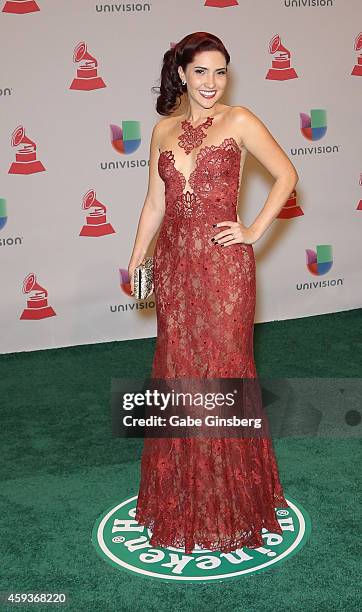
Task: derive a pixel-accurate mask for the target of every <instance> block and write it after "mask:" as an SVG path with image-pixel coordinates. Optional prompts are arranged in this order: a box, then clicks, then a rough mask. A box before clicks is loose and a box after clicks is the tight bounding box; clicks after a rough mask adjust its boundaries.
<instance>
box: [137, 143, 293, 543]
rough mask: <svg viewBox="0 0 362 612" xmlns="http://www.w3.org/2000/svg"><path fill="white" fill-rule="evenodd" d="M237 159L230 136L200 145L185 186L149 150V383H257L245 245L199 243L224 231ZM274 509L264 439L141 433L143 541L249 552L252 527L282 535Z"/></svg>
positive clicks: (231, 209)
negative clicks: (152, 322) (155, 194)
mask: <svg viewBox="0 0 362 612" xmlns="http://www.w3.org/2000/svg"><path fill="white" fill-rule="evenodd" d="M245 154H246V150H245V149H243V150H241V149H240V148H239V146H238V144H237V143H236V141H235V140H234V139H233V138H225V139H224V140H223V142H222V143H221V144H220V145H206V146H204V147H202V148H201V149H200V150H199V152H198V154H197V157H196V160H195V168H194V170H193V171H192V172H191V175H190V177H189V179H188V180H187V179H186V177H185V176H184V175H183V174H182V173H181V172H180V171H179V170H178V169H177V168H176V167H175V157H174V154H173V152H172V151H163V152H161V153H160V156H159V160H158V171H159V174H160V177H161V178H162V180H163V181H164V183H165V207H166V210H165V216H164V219H163V223H162V226H161V228H160V233H159V237H158V240H157V244H156V248H155V252H154V271H153V274H154V285H155V300H156V311H157V340H156V347H155V353H154V359H153V365H152V377H154V378H181V377H188V378H255V377H256V376H257V373H256V368H255V363H254V350H253V330H254V315H255V298H256V279H255V272H256V271H255V258H254V251H253V247H252V245H248V244H241V243H237V244H232V245H229V246H227V247H222V246H220V245H218V244H216V245H215V244H214V243H212V242H211V238H212V237H213V236H214V235H215V234H216V233H218V232H219V231H220V229H226V226H223V227H222V228H220V229H219V228H214V227H213V224H214V223H218V222H222V221H237V213H236V207H237V200H238V188H239V178H240V170H241V168H242V167H243V164H242V163H241V162H242V161H243V160H244V157H245ZM242 156H243V158H242ZM187 184H188V185H189V186H190V187H191V189H192V191H190V190H189V189H188V190H187V191H186V192H185V191H184V190H185V188H186V186H187ZM275 507H284V508H286V507H288V504H287V502H286V499H285V497H284V494H283V489H282V486H281V483H280V480H279V475H278V468H277V463H276V458H275V455H274V451H273V447H272V442H271V440H270V439H269V438H264V439H256V438H253V439H251V438H250V439H245V438H244V439H238V438H213V439H212V438H207V439H206V438H203V439H200V438H178V439H176V438H175V439H170V438H162V439H161V438H160V439H157V438H145V440H144V447H143V452H142V459H141V481H140V488H139V493H138V500H137V507H136V516H135V518H136V520H137V521H138V523H139V524H142V525H145V526H147V527H148V528H149V529H151V531H152V536H151V538H150V544H151V545H152V546H175V547H177V548H183V547H184V548H185V552H186V553H190V552H192V550H193V549H194V547H195V546H199V547H200V548H204V549H208V550H219V551H222V552H231V551H232V550H236V549H238V548H241V547H242V546H247V547H249V548H256V547H258V546H262V545H263V538H262V535H261V529H262V528H266V529H267V530H269V531H272V532H274V533H278V534H281V533H282V531H281V528H280V525H279V523H278V521H277V519H276V516H275V510H274V509H275Z"/></svg>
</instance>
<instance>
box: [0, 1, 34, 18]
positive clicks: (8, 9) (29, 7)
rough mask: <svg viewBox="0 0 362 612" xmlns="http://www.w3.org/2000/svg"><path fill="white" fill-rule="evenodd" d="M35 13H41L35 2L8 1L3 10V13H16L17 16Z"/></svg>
mask: <svg viewBox="0 0 362 612" xmlns="http://www.w3.org/2000/svg"><path fill="white" fill-rule="evenodd" d="M35 11H40V9H39V6H38V5H37V3H36V2H35V0H7V2H5V5H4V8H3V13H16V14H17V15H24V14H25V13H35Z"/></svg>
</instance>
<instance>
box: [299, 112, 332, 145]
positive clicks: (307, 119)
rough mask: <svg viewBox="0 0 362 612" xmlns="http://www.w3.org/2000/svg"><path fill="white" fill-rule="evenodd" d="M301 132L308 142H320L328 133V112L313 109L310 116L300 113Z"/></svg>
mask: <svg viewBox="0 0 362 612" xmlns="http://www.w3.org/2000/svg"><path fill="white" fill-rule="evenodd" d="M299 116H300V131H301V132H302V134H303V136H304V137H305V138H308V140H320V139H321V138H323V136H324V135H325V133H326V131H327V111H326V110H325V109H324V108H312V110H311V111H310V115H307V114H306V113H300V114H299Z"/></svg>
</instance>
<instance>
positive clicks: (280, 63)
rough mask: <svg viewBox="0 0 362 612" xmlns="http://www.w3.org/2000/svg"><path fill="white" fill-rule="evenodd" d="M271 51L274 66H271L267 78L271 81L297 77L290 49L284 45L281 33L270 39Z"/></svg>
mask: <svg viewBox="0 0 362 612" xmlns="http://www.w3.org/2000/svg"><path fill="white" fill-rule="evenodd" d="M269 53H271V54H272V55H273V56H274V57H273V59H272V67H271V68H269V70H268V72H267V75H266V77H265V78H266V79H269V80H270V81H288V80H289V79H297V78H298V75H297V73H296V71H295V70H294V68H292V67H291V65H290V51H289V50H288V49H286V47H284V46H283V45H282V41H281V38H280V36H279V34H275V36H273V38H272V39H271V40H270V41H269Z"/></svg>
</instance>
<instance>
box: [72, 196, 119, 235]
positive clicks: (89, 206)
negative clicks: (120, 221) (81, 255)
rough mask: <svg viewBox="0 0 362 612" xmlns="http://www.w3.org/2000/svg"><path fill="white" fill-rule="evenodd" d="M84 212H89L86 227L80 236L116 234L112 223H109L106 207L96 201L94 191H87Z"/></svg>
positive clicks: (84, 199)
mask: <svg viewBox="0 0 362 612" xmlns="http://www.w3.org/2000/svg"><path fill="white" fill-rule="evenodd" d="M82 207H83V210H87V211H89V212H88V215H87V217H86V225H83V227H82V229H81V231H80V234H79V236H92V237H94V238H98V236H106V235H108V234H114V233H115V230H114V229H113V226H112V225H111V224H110V223H107V215H106V210H107V209H106V207H105V205H104V204H102V203H101V202H99V201H98V200H97V199H96V192H95V190H94V189H90V190H89V191H87V193H86V194H85V196H84V197H83V202H82Z"/></svg>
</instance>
